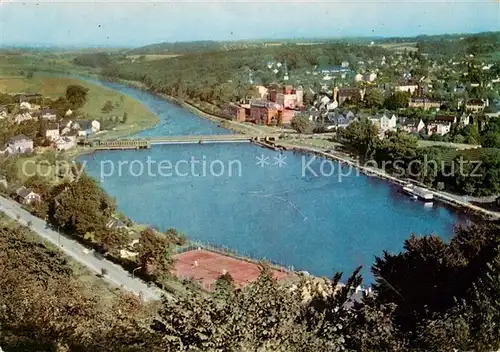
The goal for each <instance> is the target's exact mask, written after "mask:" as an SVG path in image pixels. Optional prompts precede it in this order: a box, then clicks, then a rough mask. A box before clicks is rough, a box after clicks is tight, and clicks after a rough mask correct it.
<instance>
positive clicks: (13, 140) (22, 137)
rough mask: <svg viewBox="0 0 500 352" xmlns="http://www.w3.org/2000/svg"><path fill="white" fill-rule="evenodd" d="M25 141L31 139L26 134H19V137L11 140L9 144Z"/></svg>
mask: <svg viewBox="0 0 500 352" xmlns="http://www.w3.org/2000/svg"><path fill="white" fill-rule="evenodd" d="M23 141H31V139H30V138H28V137H26V136H25V135H24V134H18V135H17V136H14V137H12V138H11V139H9V143H16V142H23Z"/></svg>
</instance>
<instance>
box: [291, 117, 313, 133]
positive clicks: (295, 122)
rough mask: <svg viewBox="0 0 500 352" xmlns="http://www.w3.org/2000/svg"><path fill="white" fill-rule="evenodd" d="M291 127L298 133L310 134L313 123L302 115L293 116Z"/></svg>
mask: <svg viewBox="0 0 500 352" xmlns="http://www.w3.org/2000/svg"><path fill="white" fill-rule="evenodd" d="M291 125H292V128H293V129H294V130H295V131H297V132H298V133H312V131H313V128H314V123H313V122H312V121H311V120H309V119H308V118H307V117H306V116H302V115H299V116H294V117H293V119H292V123H291Z"/></svg>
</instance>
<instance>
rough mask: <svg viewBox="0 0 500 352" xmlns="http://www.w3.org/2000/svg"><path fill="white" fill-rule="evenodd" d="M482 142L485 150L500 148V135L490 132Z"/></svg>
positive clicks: (484, 136)
mask: <svg viewBox="0 0 500 352" xmlns="http://www.w3.org/2000/svg"><path fill="white" fill-rule="evenodd" d="M481 141H482V142H481V145H482V146H483V147H485V148H500V133H499V132H494V131H488V132H486V133H485V134H484V135H483V136H482V137H481Z"/></svg>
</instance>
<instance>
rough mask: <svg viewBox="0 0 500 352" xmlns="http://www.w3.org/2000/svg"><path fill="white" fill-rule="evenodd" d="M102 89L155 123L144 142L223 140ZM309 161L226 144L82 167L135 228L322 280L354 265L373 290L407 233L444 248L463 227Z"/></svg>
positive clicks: (446, 211) (182, 114)
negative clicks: (174, 232)
mask: <svg viewBox="0 0 500 352" xmlns="http://www.w3.org/2000/svg"><path fill="white" fill-rule="evenodd" d="M102 84H104V85H105V86H107V87H110V88H113V89H116V90H118V91H120V92H122V93H125V94H127V95H129V96H131V97H133V98H135V99H137V100H139V101H141V102H142V103H143V104H144V105H146V106H147V107H148V108H149V109H151V111H153V112H154V113H155V114H157V115H158V117H159V118H160V120H161V122H160V123H159V124H158V125H157V126H156V127H155V128H153V129H151V130H148V131H144V132H142V133H141V135H143V136H157V135H168V134H170V135H181V134H214V133H228V131H227V130H224V129H222V128H220V127H217V126H216V125H215V124H214V123H212V122H210V121H207V120H205V119H202V118H200V117H198V116H196V115H194V114H193V113H191V112H190V111H187V110H185V109H183V108H182V107H179V106H177V105H175V104H172V103H169V102H167V101H165V100H164V99H162V98H160V97H158V96H155V95H154V94H151V93H148V92H145V91H141V90H138V89H135V88H131V87H127V86H124V85H121V84H117V83H109V82H104V83H102ZM313 158H314V157H313V156H308V155H303V154H298V153H293V152H283V153H278V152H274V151H271V150H268V149H263V148H260V147H257V146H255V145H253V144H250V143H224V144H202V145H199V144H192V145H162V146H153V148H152V149H150V150H144V151H142V150H141V151H105V152H97V153H95V154H92V155H85V156H83V157H81V161H85V162H86V163H87V164H86V170H87V172H88V173H89V174H90V175H91V176H93V177H95V178H97V179H98V180H100V181H101V185H102V186H103V188H104V189H105V190H106V191H107V192H108V193H109V194H111V195H112V196H114V197H115V198H116V200H117V203H118V208H119V210H120V211H122V212H124V213H125V214H126V215H127V216H129V217H130V218H132V219H133V220H134V221H136V222H138V223H145V224H151V225H153V226H155V227H157V228H159V229H161V230H166V229H168V228H171V227H173V228H176V229H178V230H180V231H182V232H184V233H186V235H187V236H188V238H189V239H191V240H195V241H202V242H205V243H211V244H215V245H219V246H226V247H228V248H231V249H234V250H236V251H237V252H239V253H241V254H245V255H249V256H252V257H254V258H267V259H270V260H271V261H273V262H275V263H279V264H282V265H285V266H293V267H294V268H295V269H296V270H305V271H308V272H310V273H311V274H314V275H320V276H328V277H331V276H332V275H333V273H334V272H335V271H343V272H345V273H346V275H347V274H349V273H350V272H352V270H353V269H355V268H356V267H357V266H359V265H362V266H363V268H364V269H363V274H364V277H365V281H367V282H371V281H372V276H371V273H370V266H371V265H372V263H373V261H374V258H375V256H380V255H382V254H383V251H384V250H388V251H389V252H399V251H400V250H401V249H402V246H403V242H404V240H405V239H406V238H408V236H409V234H410V233H415V234H417V235H423V234H431V233H437V234H439V235H440V236H441V237H443V238H445V239H449V238H450V237H451V236H452V235H453V226H454V225H455V223H456V222H457V221H460V220H461V219H460V216H459V214H458V213H456V212H455V211H453V210H452V209H450V208H448V207H445V206H443V205H441V204H438V203H436V204H434V206H431V207H427V206H424V205H423V204H422V203H421V202H418V201H413V200H411V199H410V198H408V197H407V196H405V195H403V194H401V193H399V192H398V190H397V189H396V187H395V186H393V185H391V184H389V183H387V182H386V181H383V180H380V179H377V178H374V177H373V178H372V177H367V176H365V175H358V174H356V172H355V170H350V174H348V172H349V170H348V169H346V168H345V167H340V165H339V164H338V163H336V162H326V161H324V160H322V159H313ZM259 161H260V162H259ZM120 162H121V164H120ZM332 168H333V170H332ZM141 169H142V172H141ZM321 171H323V172H322V173H321Z"/></svg>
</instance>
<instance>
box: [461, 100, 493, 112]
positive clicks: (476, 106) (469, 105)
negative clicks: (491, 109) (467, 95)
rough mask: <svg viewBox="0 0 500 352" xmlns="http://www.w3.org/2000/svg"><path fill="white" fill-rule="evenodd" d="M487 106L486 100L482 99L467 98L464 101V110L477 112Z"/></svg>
mask: <svg viewBox="0 0 500 352" xmlns="http://www.w3.org/2000/svg"><path fill="white" fill-rule="evenodd" d="M487 106H488V101H487V100H483V99H469V100H467V102H466V103H465V110H466V111H470V112H474V113H478V112H482V111H483V110H484V109H485V108H486V107H487Z"/></svg>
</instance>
